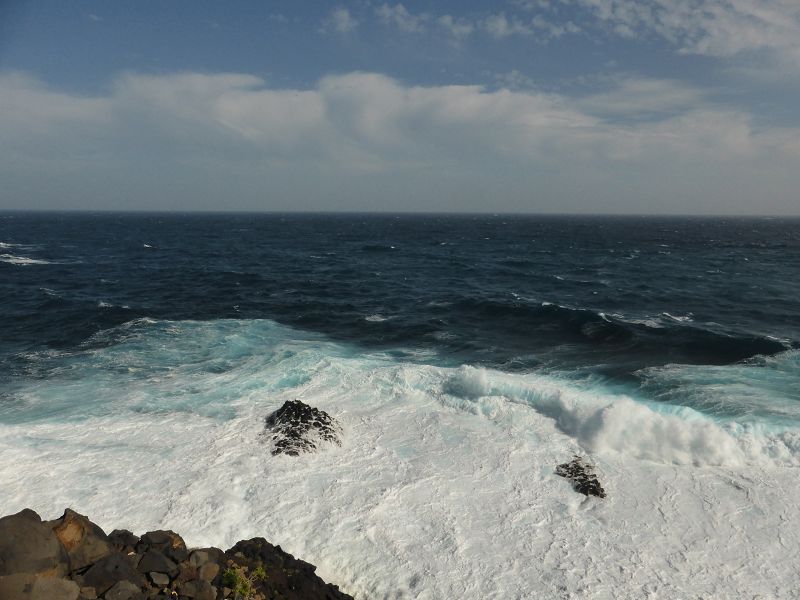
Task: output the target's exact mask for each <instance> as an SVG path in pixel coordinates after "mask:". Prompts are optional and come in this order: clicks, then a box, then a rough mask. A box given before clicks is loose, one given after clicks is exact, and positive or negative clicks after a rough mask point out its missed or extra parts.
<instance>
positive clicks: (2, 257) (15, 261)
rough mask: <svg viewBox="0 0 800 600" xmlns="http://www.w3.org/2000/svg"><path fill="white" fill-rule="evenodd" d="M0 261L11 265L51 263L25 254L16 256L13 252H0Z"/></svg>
mask: <svg viewBox="0 0 800 600" xmlns="http://www.w3.org/2000/svg"><path fill="white" fill-rule="evenodd" d="M0 261H2V262H5V263H9V264H12V265H23V266H24V265H51V264H53V263H52V262H50V261H49V260H42V259H39V258H30V257H27V256H16V255H14V254H0Z"/></svg>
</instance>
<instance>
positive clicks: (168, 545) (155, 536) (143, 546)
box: [136, 530, 189, 563]
mask: <svg viewBox="0 0 800 600" xmlns="http://www.w3.org/2000/svg"><path fill="white" fill-rule="evenodd" d="M150 549H153V550H158V551H159V552H161V553H162V554H163V555H164V556H166V557H168V558H170V559H171V560H173V561H175V562H176V563H179V562H183V561H184V560H186V559H187V558H188V556H189V552H188V551H187V550H186V544H185V543H184V541H183V538H181V536H179V535H178V534H177V533H175V532H174V531H161V530H159V531H148V532H147V533H145V534H144V535H143V536H142V537H141V539H140V540H139V543H138V544H136V552H139V553H144V552H146V551H147V550H150Z"/></svg>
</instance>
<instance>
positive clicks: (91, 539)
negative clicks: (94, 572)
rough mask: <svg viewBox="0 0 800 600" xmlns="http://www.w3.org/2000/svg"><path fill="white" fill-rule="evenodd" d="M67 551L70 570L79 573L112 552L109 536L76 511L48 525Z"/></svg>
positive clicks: (65, 513) (68, 511)
mask: <svg viewBox="0 0 800 600" xmlns="http://www.w3.org/2000/svg"><path fill="white" fill-rule="evenodd" d="M46 525H48V526H49V527H51V528H52V529H53V533H55V534H56V537H57V538H58V540H59V541H60V542H61V545H62V546H64V548H65V549H66V551H67V554H68V555H69V560H70V570H71V571H78V570H80V569H83V568H85V567H88V566H89V565H91V564H94V563H96V562H97V561H98V560H100V559H101V558H103V557H104V556H108V555H109V554H111V552H112V549H113V547H112V545H111V543H110V542H109V541H108V536H106V534H105V532H104V531H103V530H102V529H100V527H98V526H97V525H95V524H94V523H92V522H91V521H90V520H89V519H87V518H86V517H84V516H83V515H81V514H78V513H76V512H75V511H74V510H71V509H69V508H68V509H67V510H65V511H64V515H63V516H62V517H61V518H60V519H57V520H55V521H49V522H47V523H46Z"/></svg>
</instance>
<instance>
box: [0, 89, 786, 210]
mask: <svg viewBox="0 0 800 600" xmlns="http://www.w3.org/2000/svg"><path fill="white" fill-rule="evenodd" d="M624 102H627V104H624ZM0 105H2V106H3V107H4V110H3V111H2V113H0V136H1V137H2V138H3V139H4V147H3V150H2V154H0V174H1V175H2V176H3V179H4V181H6V182H7V183H8V185H7V186H6V189H5V191H4V192H0V194H1V195H0V204H2V205H4V206H7V207H8V206H18V205H19V204H18V203H19V202H20V200H19V198H18V197H16V196H17V195H18V194H19V193H21V192H24V191H26V190H27V193H28V194H29V195H31V194H33V195H34V196H35V197H37V198H40V202H41V203H44V204H47V203H48V202H49V203H53V202H55V200H54V199H53V197H52V196H53V195H54V194H60V195H61V196H62V197H67V198H73V199H75V198H80V197H81V190H83V191H85V190H86V189H87V186H89V187H91V186H93V185H100V183H98V182H105V184H104V185H108V186H111V188H112V189H115V190H119V191H124V193H125V194H126V195H127V197H131V196H136V197H137V198H138V201H137V204H136V205H138V206H147V202H150V201H152V198H153V197H156V196H158V197H161V196H163V194H165V193H167V192H170V193H171V194H172V196H174V197H175V198H176V199H178V200H179V202H177V201H176V205H177V206H185V205H186V197H191V198H193V199H194V200H193V202H194V204H193V205H194V206H196V207H199V208H203V207H205V208H209V207H210V206H211V207H213V206H215V205H214V204H213V202H214V198H216V197H217V196H214V195H213V194H214V193H217V192H218V190H219V188H220V186H221V185H222V183H221V182H225V189H227V190H228V196H229V197H230V198H233V199H234V205H235V206H238V207H240V208H272V209H287V208H302V207H306V208H309V209H311V208H324V207H326V206H328V207H329V206H331V201H332V200H331V199H333V205H334V206H338V207H339V208H348V209H360V210H364V209H376V208H382V207H383V206H384V205H383V204H380V205H378V206H375V205H374V203H375V202H378V200H377V199H378V198H380V199H382V200H381V202H383V201H386V200H387V199H394V200H396V201H398V203H397V204H392V203H387V204H386V207H387V208H388V207H390V206H393V207H395V208H397V207H398V206H403V207H406V208H408V209H416V210H420V209H426V208H427V209H435V208H439V209H440V210H453V209H456V208H460V209H466V210H480V209H484V210H523V211H526V210H528V211H546V212H547V211H554V210H580V209H581V208H582V209H583V210H592V209H594V210H595V211H599V212H604V211H609V210H610V211H612V212H615V211H616V212H626V211H631V210H633V211H635V212H658V211H659V209H661V210H663V207H664V206H670V207H672V212H760V211H764V210H766V211H767V212H787V211H789V212H790V211H791V207H792V206H794V202H795V201H796V199H795V193H794V190H795V189H797V186H798V185H800V176H798V174H797V169H796V168H795V166H794V165H796V164H797V161H798V159H800V142H798V140H800V132H798V131H797V130H793V129H786V128H784V129H779V128H773V129H758V128H757V127H755V126H754V125H753V123H752V119H751V118H750V117H749V115H747V114H746V113H743V112H741V111H736V110H732V109H729V108H725V107H720V106H715V105H713V104H711V103H710V102H708V101H706V100H704V99H703V97H702V95H701V94H699V93H698V92H696V91H695V90H692V89H691V88H687V87H686V86H685V85H682V84H677V83H674V82H669V81H661V80H634V79H626V80H622V81H620V82H618V84H617V86H616V87H615V88H614V89H613V90H611V91H608V92H605V93H603V94H595V95H592V96H584V97H580V98H574V97H567V96H562V95H555V94H546V93H542V92H537V91H512V90H509V89H500V90H495V91H489V90H487V89H484V88H482V87H480V86H408V85H404V84H402V83H400V82H398V81H396V80H394V79H391V78H389V77H386V76H383V75H380V74H375V73H349V74H344V75H335V76H328V77H324V78H322V79H321V80H320V81H319V82H318V83H317V84H316V85H315V86H314V87H312V88H309V89H278V88H273V87H270V86H268V85H267V84H266V83H265V81H263V80H262V79H260V78H258V77H254V76H251V75H246V74H200V73H180V74H173V75H162V76H152V75H138V74H127V75H124V76H121V77H119V78H118V79H116V80H115V81H114V82H113V84H112V85H111V86H110V88H109V91H108V92H107V93H106V94H103V95H99V96H92V97H86V96H78V95H71V94H67V93H64V92H61V91H58V90H54V89H50V88H48V87H46V86H45V85H43V84H42V83H41V82H39V81H37V80H36V79H33V78H31V77H27V76H25V75H22V74H5V75H2V77H0ZM620 111H623V112H625V113H628V114H635V115H636V116H637V117H639V118H638V119H635V120H630V119H628V120H624V121H620V120H619V118H618V117H619V112H620ZM42 173H44V174H45V176H44V178H42V175H41V174H42ZM37 174H38V175H37ZM37 180H38V181H37ZM32 182H33V183H32ZM759 189H761V190H766V189H769V190H770V192H769V195H768V196H767V195H766V194H762V195H761V196H760V202H761V204H758V205H756V204H753V194H755V193H756V192H757V190H759ZM215 190H216V192H215ZM212 192H213V193H212ZM159 194H160V195H159ZM489 194H491V198H492V200H491V202H489V200H488V195H489ZM587 194H588V196H587ZM140 196H141V197H140ZM410 198H415V199H416V200H415V201H413V202H412V201H410V200H409V199H410ZM453 198H457V199H458V200H453ZM237 199H238V200H237ZM402 199H405V202H402V201H401V200H402ZM301 200H302V202H301ZM169 201H171V200H168V201H164V200H163V199H162V201H161V203H160V204H156V205H155V206H162V207H163V206H165V205H166V206H168V205H169ZM164 202H166V204H164ZM387 202H388V201H387ZM454 202H455V204H454ZM487 202H489V203H488V204H487ZM665 202H667V204H665ZM190 205H192V204H191V203H190ZM209 205H210V206H209ZM795 209H796V207H795Z"/></svg>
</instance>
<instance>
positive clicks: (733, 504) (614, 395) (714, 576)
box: [0, 319, 800, 600]
mask: <svg viewBox="0 0 800 600" xmlns="http://www.w3.org/2000/svg"><path fill="white" fill-rule="evenodd" d="M97 338H99V339H96V340H94V342H97V343H93V344H91V345H89V346H87V347H86V348H85V349H83V350H82V351H80V352H77V353H76V352H55V353H50V354H49V355H47V356H39V357H38V360H39V361H40V362H42V363H43V364H44V365H45V367H44V368H46V369H47V371H48V373H47V375H48V376H47V377H46V378H43V379H42V380H39V381H31V380H27V379H20V380H16V381H15V382H14V386H13V389H12V390H9V391H10V392H11V393H12V396H13V397H9V398H7V399H6V398H3V400H2V401H1V402H0V453H2V455H3V457H4V460H3V461H2V462H1V463H0V480H2V481H4V482H7V483H8V485H5V486H2V487H0V505H2V506H4V507H5V509H6V510H7V511H9V512H13V511H15V510H18V509H21V508H22V507H23V506H31V507H33V508H34V509H37V510H39V511H40V512H45V513H46V514H53V513H54V511H55V508H54V507H55V506H57V505H58V506H60V505H61V504H63V502H65V499H67V501H69V503H70V504H71V505H73V506H75V507H76V508H77V509H79V510H81V512H85V513H91V514H100V515H102V516H101V519H100V525H101V526H106V525H107V526H124V527H126V528H127V529H130V530H133V531H146V530H152V529H174V530H182V531H183V530H185V531H187V532H188V533H189V537H188V538H187V542H188V543H189V544H190V545H193V546H206V545H218V546H220V545H221V546H226V545H229V542H231V541H233V540H235V539H240V538H245V537H253V536H256V535H262V536H265V537H267V538H269V539H270V540H272V541H273V542H274V543H279V544H281V545H282V546H283V547H284V548H286V549H287V550H288V551H290V552H293V553H295V554H299V555H301V556H304V557H306V558H307V559H308V560H311V561H312V562H313V563H314V564H316V565H318V567H319V572H320V574H321V575H322V576H324V577H325V578H326V579H332V580H336V581H337V583H340V584H341V585H342V587H343V589H344V590H345V591H347V592H348V593H352V594H353V595H355V597H356V598H359V599H360V600H362V599H366V598H374V597H397V598H411V597H427V596H429V597H437V598H465V599H478V598H491V597H512V598H513V597H527V596H528V595H530V581H531V580H535V581H536V582H537V591H540V592H541V594H542V597H553V598H555V597H561V596H563V595H564V593H565V592H564V590H565V589H567V592H568V593H569V594H570V595H575V596H580V595H585V592H586V590H587V588H586V587H585V585H586V581H590V582H591V583H592V585H595V586H599V587H598V589H614V590H615V594H614V595H615V597H617V598H638V597H640V595H641V590H642V589H644V587H645V586H647V585H650V584H651V582H652V573H653V572H658V573H660V579H659V582H660V583H659V586H660V587H658V588H652V589H654V590H655V591H656V592H659V593H661V592H663V595H664V597H686V596H689V595H691V594H692V593H694V594H695V595H696V593H703V594H705V595H709V596H713V595H714V592H715V591H718V590H720V589H725V590H726V591H729V592H731V593H732V594H734V595H736V596H737V597H751V596H754V595H757V593H761V592H762V591H763V590H765V589H774V588H770V587H769V585H770V584H769V582H767V581H765V576H764V575H763V572H762V571H761V570H760V568H759V566H760V565H762V564H764V561H768V562H769V564H782V563H780V561H781V560H783V561H786V560H789V561H790V560H791V557H792V556H794V555H796V553H797V551H799V550H800V536H798V535H795V534H794V533H793V532H792V530H791V528H789V529H786V528H785V522H786V521H789V522H794V521H795V520H797V519H800V507H798V505H797V503H796V502H794V499H795V498H796V496H797V494H798V493H800V484H798V483H797V478H796V477H791V473H789V475H790V476H788V477H787V471H786V470H785V469H784V468H778V467H786V466H797V458H796V457H797V456H798V454H800V441H798V439H797V436H796V429H786V430H783V431H778V430H773V429H770V428H769V427H766V426H764V427H760V428H759V427H756V426H750V427H746V426H745V425H743V424H741V423H737V422H736V420H735V419H734V420H730V421H728V422H722V421H719V420H715V419H711V418H708V417H707V416H705V415H702V414H700V413H699V412H698V411H694V410H688V409H683V408H680V407H667V406H664V407H659V406H648V405H645V404H644V403H643V402H642V401H641V400H639V399H637V398H635V397H633V396H632V395H626V394H621V393H619V392H618V391H616V390H615V389H614V388H611V387H608V386H607V385H603V384H602V383H601V382H597V381H595V382H585V383H583V384H580V383H576V382H570V381H566V380H563V379H560V378H557V377H553V376H544V375H538V374H533V373H528V374H511V373H503V372H500V371H496V370H490V369H480V368H475V367H471V366H462V367H459V368H446V367H442V366H436V365H432V364H411V363H409V362H405V361H402V360H397V359H396V358H393V357H392V356H390V355H389V353H363V352H361V351H360V350H359V349H358V348H357V347H354V346H349V345H346V344H339V343H334V342H331V341H330V340H327V339H325V338H324V337H323V336H320V335H315V334H313V333H309V332H304V331H298V330H293V329H290V328H287V327H283V326H280V325H278V324H276V323H274V322H271V321H262V320H254V321H244V320H220V321H207V322H202V321H164V320H151V319H137V320H135V321H129V322H126V323H124V324H122V325H120V326H118V327H114V328H111V329H107V330H104V331H102V332H99V333H98V334H97ZM105 342H113V343H110V344H107V343H105ZM783 359H784V357H776V358H775V359H774V360H773V359H772V358H764V359H759V360H763V361H765V362H764V367H765V368H772V367H771V366H769V365H772V363H773V362H780V361H781V360H783ZM753 366H754V368H756V367H757V365H753ZM776 368H777V367H776ZM296 398H297V399H301V400H303V401H305V402H307V403H309V404H312V405H314V406H317V407H319V408H321V409H323V410H325V411H326V412H328V413H329V414H331V415H333V416H334V417H335V418H336V419H337V420H338V421H339V422H340V423H341V425H342V427H343V430H344V441H343V444H342V446H341V447H335V448H331V449H330V450H329V451H327V452H323V453H320V454H314V455H307V456H301V457H282V458H272V457H270V456H269V452H268V449H267V448H266V447H265V446H264V445H263V443H261V441H260V440H261V436H260V434H261V432H262V431H263V423H264V417H265V416H266V415H267V414H269V413H270V412H271V411H273V410H274V409H276V408H277V407H279V406H280V405H281V404H282V403H283V402H284V401H286V400H290V399H296ZM6 400H7V401H6ZM670 411H671V412H670ZM65 423H68V424H69V426H65ZM154 448H157V449H158V451H154V450H153V449H154ZM574 453H580V454H586V453H590V454H591V456H590V460H591V461H592V462H593V463H594V464H595V465H596V466H597V471H598V476H599V477H600V479H601V482H602V483H603V486H604V488H605V489H606V491H607V492H608V497H607V498H606V499H605V500H602V501H600V500H597V499H594V498H588V499H585V498H584V497H583V496H581V495H580V494H576V493H575V492H574V491H573V490H572V489H571V487H570V485H569V484H568V482H566V481H564V480H563V479H562V478H560V477H558V476H556V475H555V473H554V469H555V466H556V465H557V464H559V463H560V462H564V461H565V460H568V459H569V458H570V457H571V456H572V454H574ZM45 454H46V456H47V460H42V459H41V457H42V456H43V455H45ZM695 465H698V466H700V467H701V468H698V467H697V466H695ZM709 466H712V467H713V468H709ZM54 472H55V473H58V475H59V477H58V479H59V484H58V485H57V486H56V485H53V475H52V473H54ZM120 496H130V497H133V498H138V497H146V498H148V501H147V502H139V503H135V504H136V506H135V508H134V509H133V510H131V508H130V507H129V506H123V505H122V504H120V503H119V502H118V499H119V497H120ZM265 507H268V508H265ZM276 515H279V516H280V518H276ZM654 519H656V523H657V524H658V527H660V528H661V529H660V530H659V535H645V536H639V537H636V538H635V539H632V538H631V535H630V531H631V530H639V531H648V530H649V529H648V528H650V530H651V529H652V528H653V527H654V525H653V523H654ZM104 520H105V521H104ZM781 523H783V524H784V525H783V529H781ZM586 531H597V532H599V533H600V534H601V535H600V534H598V535H597V536H593V537H592V540H593V541H592V543H590V544H587V542H586V539H587V538H586V536H585V535H580V532H586ZM775 531H782V532H783V533H782V534H781V536H782V543H781V544H777V543H776V542H775ZM576 532H577V533H576ZM709 546H713V547H716V548H719V552H714V553H700V554H696V553H695V552H694V550H692V548H695V547H709ZM687 548H688V550H687ZM530 556H536V557H537V560H535V561H531V560H530ZM787 556H788V557H790V558H788V559H787V558H786V557H787ZM676 557H677V559H676ZM689 559H691V560H689ZM626 561H627V562H626ZM631 562H633V563H635V564H637V565H640V566H641V568H637V569H634V570H632V571H630V572H624V571H623V570H621V569H619V568H611V567H612V566H618V565H620V564H629V563H631ZM786 564H787V565H788V563H786ZM559 565H570V568H574V569H575V570H576V572H579V573H581V574H582V575H581V576H580V577H579V578H578V579H577V580H576V581H573V579H572V578H564V577H562V576H561V575H559V570H558V566H559ZM730 565H736V568H735V573H732V571H731V569H732V568H731V566H730ZM781 572H785V573H787V574H790V575H787V578H791V579H792V580H791V581H789V579H787V580H786V581H784V582H783V583H784V584H787V585H786V589H796V585H795V584H796V579H797V578H796V576H795V571H793V570H792V569H791V568H788V567H787V568H786V569H782V570H781ZM553 573H556V575H553ZM698 574H699V575H698ZM333 575H336V576H333ZM582 577H583V578H588V579H582ZM426 595H427V596H426ZM772 596H773V597H780V594H778V593H776V594H772Z"/></svg>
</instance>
